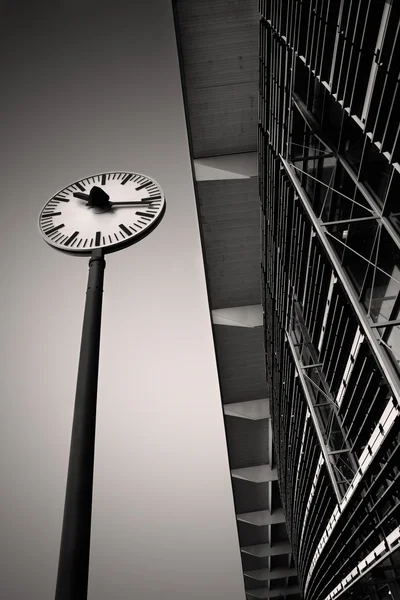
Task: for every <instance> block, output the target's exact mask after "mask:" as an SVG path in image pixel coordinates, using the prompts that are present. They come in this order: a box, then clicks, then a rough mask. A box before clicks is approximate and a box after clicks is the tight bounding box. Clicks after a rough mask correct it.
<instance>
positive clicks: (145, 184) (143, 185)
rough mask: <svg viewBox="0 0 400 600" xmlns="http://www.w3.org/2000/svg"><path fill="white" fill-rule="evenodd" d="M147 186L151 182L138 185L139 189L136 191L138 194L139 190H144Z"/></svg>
mask: <svg viewBox="0 0 400 600" xmlns="http://www.w3.org/2000/svg"><path fill="white" fill-rule="evenodd" d="M149 185H151V181H148V182H147V183H143V184H142V185H139V187H137V188H136V191H137V192H138V191H139V190H142V189H143V188H145V187H147V186H149ZM145 200H147V198H145Z"/></svg>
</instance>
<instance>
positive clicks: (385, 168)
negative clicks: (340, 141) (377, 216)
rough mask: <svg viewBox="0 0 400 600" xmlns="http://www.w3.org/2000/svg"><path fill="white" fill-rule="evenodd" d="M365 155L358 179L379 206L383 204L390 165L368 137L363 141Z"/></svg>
mask: <svg viewBox="0 0 400 600" xmlns="http://www.w3.org/2000/svg"><path fill="white" fill-rule="evenodd" d="M365 144H366V146H365V155H364V159H363V162H362V167H361V173H360V181H362V182H363V183H364V184H365V186H366V187H367V188H368V190H369V191H370V192H372V194H373V196H374V198H375V200H376V201H377V202H378V203H379V205H380V206H382V205H383V202H384V200H385V194H386V190H387V187H388V183H389V177H390V172H391V170H392V167H391V166H390V165H389V162H388V160H387V158H385V156H383V154H381V152H379V150H378V148H377V147H376V145H375V144H373V143H372V142H371V141H370V140H369V139H368V138H366V141H365Z"/></svg>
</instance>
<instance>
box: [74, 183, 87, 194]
mask: <svg viewBox="0 0 400 600" xmlns="http://www.w3.org/2000/svg"><path fill="white" fill-rule="evenodd" d="M75 185H76V187H77V188H79V189H80V190H81V192H84V191H85V188H84V187H83V185H82V184H81V183H79V182H78V183H75Z"/></svg>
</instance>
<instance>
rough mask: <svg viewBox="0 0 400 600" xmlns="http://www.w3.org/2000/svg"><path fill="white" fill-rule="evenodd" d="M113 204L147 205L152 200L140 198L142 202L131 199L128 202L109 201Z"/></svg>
mask: <svg viewBox="0 0 400 600" xmlns="http://www.w3.org/2000/svg"><path fill="white" fill-rule="evenodd" d="M109 204H110V205H111V206H146V205H147V204H151V201H146V200H140V202H135V201H133V200H132V201H130V200H128V201H127V202H109Z"/></svg>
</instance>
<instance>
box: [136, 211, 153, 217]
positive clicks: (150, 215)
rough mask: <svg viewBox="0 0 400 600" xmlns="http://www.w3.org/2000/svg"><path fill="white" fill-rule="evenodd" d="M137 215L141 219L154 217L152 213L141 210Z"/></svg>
mask: <svg viewBox="0 0 400 600" xmlns="http://www.w3.org/2000/svg"><path fill="white" fill-rule="evenodd" d="M136 214H137V215H140V216H141V217H151V218H153V217H154V215H152V214H151V213H145V212H140V211H139V210H138V211H137V212H136Z"/></svg>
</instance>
